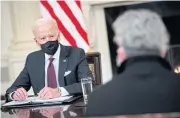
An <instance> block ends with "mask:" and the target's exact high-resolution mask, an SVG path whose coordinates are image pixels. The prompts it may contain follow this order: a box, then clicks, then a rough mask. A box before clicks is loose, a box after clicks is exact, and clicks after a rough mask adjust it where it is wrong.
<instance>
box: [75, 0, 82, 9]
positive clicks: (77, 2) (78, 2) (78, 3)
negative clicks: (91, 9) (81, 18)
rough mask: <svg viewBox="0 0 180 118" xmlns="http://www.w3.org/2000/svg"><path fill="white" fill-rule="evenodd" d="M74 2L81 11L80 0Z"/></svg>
mask: <svg viewBox="0 0 180 118" xmlns="http://www.w3.org/2000/svg"><path fill="white" fill-rule="evenodd" d="M75 2H76V4H77V6H78V7H79V9H80V10H81V11H82V8H81V2H80V0H75Z"/></svg>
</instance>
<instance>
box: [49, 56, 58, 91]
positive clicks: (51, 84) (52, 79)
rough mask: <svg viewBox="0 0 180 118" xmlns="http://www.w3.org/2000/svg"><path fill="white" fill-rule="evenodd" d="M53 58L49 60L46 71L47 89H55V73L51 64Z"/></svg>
mask: <svg viewBox="0 0 180 118" xmlns="http://www.w3.org/2000/svg"><path fill="white" fill-rule="evenodd" d="M53 60H54V58H49V66H48V69H47V79H48V87H50V88H57V81H56V73H55V69H54V64H53Z"/></svg>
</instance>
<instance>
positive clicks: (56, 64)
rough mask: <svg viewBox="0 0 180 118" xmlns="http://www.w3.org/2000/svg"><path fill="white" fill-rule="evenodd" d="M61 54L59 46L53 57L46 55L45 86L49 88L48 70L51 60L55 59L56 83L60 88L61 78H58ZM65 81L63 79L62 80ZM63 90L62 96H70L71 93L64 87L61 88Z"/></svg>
mask: <svg viewBox="0 0 180 118" xmlns="http://www.w3.org/2000/svg"><path fill="white" fill-rule="evenodd" d="M60 52H61V46H60V45H59V47H58V49H57V51H56V53H55V54H54V55H53V56H52V55H48V54H46V53H45V86H46V87H47V86H48V83H47V82H48V81H47V80H48V78H47V69H48V66H49V62H50V61H49V58H54V60H53V65H54V69H55V73H56V82H57V87H60V85H59V77H58V73H59V69H61V68H59V57H60ZM60 79H63V78H60ZM60 89H61V96H66V95H69V93H68V92H67V90H66V89H65V88H64V87H60Z"/></svg>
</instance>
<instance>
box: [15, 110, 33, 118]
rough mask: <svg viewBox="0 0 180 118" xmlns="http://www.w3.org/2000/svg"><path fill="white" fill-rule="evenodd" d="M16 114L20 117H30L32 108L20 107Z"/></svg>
mask: <svg viewBox="0 0 180 118" xmlns="http://www.w3.org/2000/svg"><path fill="white" fill-rule="evenodd" d="M16 115H17V116H18V118H30V110H29V109H19V111H17V113H16Z"/></svg>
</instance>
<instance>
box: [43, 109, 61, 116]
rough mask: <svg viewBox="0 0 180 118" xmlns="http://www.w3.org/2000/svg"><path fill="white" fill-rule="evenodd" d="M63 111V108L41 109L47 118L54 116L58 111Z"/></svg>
mask: <svg viewBox="0 0 180 118" xmlns="http://www.w3.org/2000/svg"><path fill="white" fill-rule="evenodd" d="M61 111H62V109H61V108H59V107H58V108H50V109H48V108H47V109H46V108H45V109H40V113H41V114H42V115H43V116H45V117H47V118H53V115H54V114H56V113H58V112H59V113H60V112H61Z"/></svg>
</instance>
